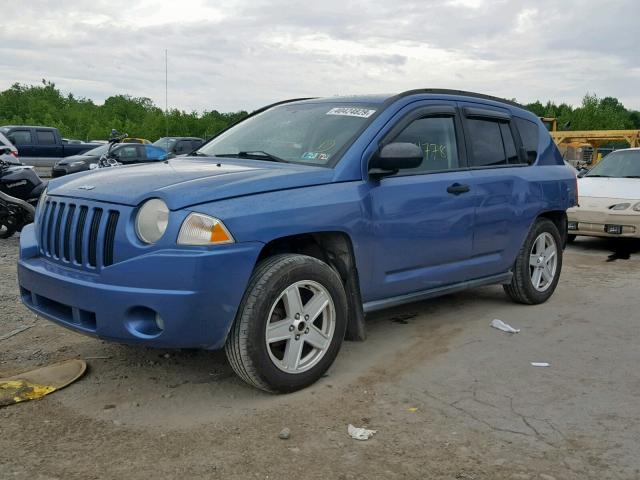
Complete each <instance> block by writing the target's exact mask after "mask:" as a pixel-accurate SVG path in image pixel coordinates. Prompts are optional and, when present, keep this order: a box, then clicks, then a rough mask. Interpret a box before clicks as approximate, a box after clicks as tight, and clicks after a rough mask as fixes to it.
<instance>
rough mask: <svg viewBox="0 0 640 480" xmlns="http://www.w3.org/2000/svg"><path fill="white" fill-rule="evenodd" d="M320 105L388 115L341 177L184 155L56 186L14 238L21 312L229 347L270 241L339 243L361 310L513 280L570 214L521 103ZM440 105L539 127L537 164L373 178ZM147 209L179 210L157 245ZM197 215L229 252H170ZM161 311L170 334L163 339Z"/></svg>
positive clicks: (447, 97)
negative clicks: (540, 241)
mask: <svg viewBox="0 0 640 480" xmlns="http://www.w3.org/2000/svg"><path fill="white" fill-rule="evenodd" d="M325 101H327V102H329V101H330V102H337V101H339V102H344V103H348V104H358V103H366V104H368V105H372V104H375V105H378V107H379V111H378V112H377V114H376V115H375V116H374V117H373V118H372V119H371V121H370V122H369V123H368V124H367V126H366V128H364V129H363V130H362V131H361V132H360V134H359V135H358V136H357V138H355V139H354V140H353V141H352V143H351V144H350V145H349V146H348V148H346V149H345V150H344V152H343V153H342V156H341V158H340V159H339V161H338V162H337V163H336V164H335V165H333V167H332V168H326V167H316V166H309V165H295V164H282V163H273V162H266V161H261V160H249V159H247V160H244V159H237V158H234V159H231V158H229V159H226V158H215V159H213V158H200V157H193V158H186V157H183V158H180V159H174V160H169V161H166V162H155V163H152V164H147V165H136V166H132V167H122V168H114V169H104V170H101V171H97V172H86V173H80V174H77V175H73V176H69V177H63V178H60V179H56V180H52V181H51V182H50V183H49V189H48V194H47V200H46V202H45V203H44V204H43V206H41V208H40V209H39V210H38V212H37V214H36V224H35V225H32V226H28V227H26V228H25V229H24V230H23V232H22V235H21V255H20V259H19V262H18V277H19V282H20V288H21V295H22V299H23V302H24V303H25V304H26V305H27V306H28V307H29V308H31V309H32V310H33V311H35V312H37V313H38V314H40V315H42V316H44V317H46V318H49V319H51V320H53V321H54V322H56V323H59V324H61V325H64V326H66V327H68V328H72V329H74V330H77V331H80V332H83V333H87V334H89V335H95V336H97V337H100V338H105V339H108V340H113V341H118V342H124V343H140V344H144V345H148V346H155V347H197V348H208V349H215V348H220V347H222V346H223V345H224V343H225V340H226V336H227V334H228V332H229V330H230V328H231V325H232V323H233V321H234V319H235V317H236V314H237V312H238V309H239V306H240V303H241V301H242V297H243V295H244V292H245V289H246V286H247V283H248V280H249V278H250V276H251V273H252V271H253V269H254V267H255V265H256V262H257V259H258V257H259V255H260V252H261V251H262V250H263V248H264V246H265V245H267V244H268V243H269V242H272V241H274V240H276V239H279V238H282V237H287V236H291V235H298V234H305V233H316V232H342V233H344V234H345V235H346V236H348V238H349V239H350V241H351V243H352V246H353V253H354V257H355V265H356V268H357V273H358V279H359V282H360V291H361V296H362V303H363V304H367V305H370V306H376V305H384V304H385V302H389V303H390V304H391V303H393V302H394V300H393V299H396V303H397V302H398V301H399V300H398V299H402V298H409V299H410V298H418V297H420V296H421V295H422V292H429V291H433V292H436V293H437V292H440V291H442V292H447V291H451V290H452V288H453V287H455V286H456V285H461V286H464V285H469V286H473V285H479V284H482V283H483V279H489V281H490V280H491V279H500V278H502V279H504V278H507V277H508V274H509V271H510V269H511V267H512V265H513V262H514V260H515V258H516V255H517V253H518V251H519V249H520V247H521V245H522V242H523V241H524V239H525V237H526V235H527V233H528V231H529V229H530V227H531V225H532V224H533V222H534V220H535V219H536V218H537V217H538V216H539V215H541V214H543V213H545V212H551V211H553V212H564V211H566V209H567V208H569V207H571V206H572V205H574V204H575V202H576V190H575V188H576V187H575V175H574V174H573V173H572V172H571V171H570V170H569V169H568V168H566V167H565V166H564V164H563V161H562V158H561V156H560V154H559V153H558V151H557V149H556V147H555V145H554V144H553V142H552V141H551V138H550V137H549V135H548V134H547V133H546V129H545V127H544V126H543V125H542V123H541V122H540V121H539V120H538V119H537V118H536V117H535V116H534V115H533V114H531V113H530V112H527V111H525V110H522V109H520V108H518V107H516V106H513V105H511V104H508V103H502V102H499V101H494V100H490V99H484V98H482V99H481V98H474V97H469V96H464V95H454V94H448V93H420V92H417V93H414V94H411V95H404V96H397V97H391V96H366V97H353V98H340V99H318V100H307V101H306V102H325ZM434 105H436V106H439V105H447V106H449V107H452V108H455V109H457V110H456V111H457V112H458V113H457V114H456V118H458V117H459V118H462V113H461V112H462V110H463V108H465V107H466V106H469V105H472V106H477V107H481V108H487V109H494V110H496V111H501V112H505V113H506V114H508V115H510V116H513V117H520V118H523V119H526V120H529V121H530V122H533V123H535V124H536V125H537V126H538V128H539V131H540V135H539V144H538V148H537V151H538V158H537V160H536V161H535V162H533V163H532V164H530V165H528V164H526V165H509V166H501V167H496V168H469V163H468V155H467V154H466V153H465V148H464V145H461V148H462V149H461V151H460V157H461V162H462V163H461V166H460V168H459V169H457V170H452V171H447V172H441V173H429V174H422V175H406V176H391V177H385V178H382V179H373V178H369V175H368V171H367V170H368V169H367V165H368V161H369V159H370V158H371V156H372V155H373V154H374V153H375V152H376V151H378V149H379V144H380V142H381V141H382V140H383V139H384V138H385V136H386V135H387V134H388V133H389V132H390V131H391V130H392V129H393V127H394V126H396V125H397V124H398V122H400V121H401V120H402V119H403V118H405V117H406V116H407V115H410V114H412V112H414V111H416V109H420V108H425V107H430V106H434ZM460 125H463V124H462V123H461V124H460ZM463 132H464V129H463V128H462V129H460V131H459V132H458V135H463ZM454 183H460V184H466V185H469V186H470V191H469V193H467V194H464V195H452V194H450V193H448V192H447V187H448V186H450V185H451V184H454ZM87 185H90V186H91V187H93V188H91V189H88V190H87V189H86V188H85V187H86V186H87ZM80 187H82V188H80ZM149 198H161V199H163V200H164V201H165V202H166V204H167V205H168V207H169V209H170V210H171V211H170V214H169V226H168V228H167V231H166V233H165V234H164V236H163V237H162V238H161V239H160V240H159V241H158V242H157V243H155V244H153V245H146V244H143V243H142V242H141V241H140V240H139V239H138V237H137V235H136V232H135V216H136V213H137V211H138V206H139V205H140V204H141V203H143V202H144V201H145V200H147V199H149ZM81 212H84V213H85V217H86V218H85V220H84V221H83V220H82V219H81V218H80V217H81V215H79V214H80V213H81ZM191 212H198V213H202V214H206V215H211V216H214V217H216V218H219V219H220V220H222V221H223V222H224V224H225V225H226V227H227V229H228V230H229V231H230V232H231V234H232V235H233V237H234V239H235V243H233V244H229V245H223V246H213V247H205V246H203V247H196V246H189V247H187V246H179V245H177V244H176V239H177V237H178V232H179V229H180V226H181V224H182V222H183V220H184V219H185V218H186V217H187V215H189V213H191ZM44 224H47V225H54V226H55V225H57V227H55V228H48V229H45V228H44V227H43V225H44ZM92 249H93V250H92ZM76 259H80V261H76ZM87 259H89V260H87ZM496 281H497V280H496ZM426 296H428V295H426ZM426 296H425V298H426ZM372 308H373V307H372ZM156 312H157V314H158V315H159V316H160V317H161V319H162V326H163V330H162V331H160V330H154V328H155V327H154V325H158V323H157V322H156V318H155V316H154V315H155V313H156Z"/></svg>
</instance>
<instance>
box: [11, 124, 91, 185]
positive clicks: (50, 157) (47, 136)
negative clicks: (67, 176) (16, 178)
mask: <svg viewBox="0 0 640 480" xmlns="http://www.w3.org/2000/svg"><path fill="white" fill-rule="evenodd" d="M0 133H2V134H4V136H5V137H7V138H8V139H9V141H11V143H13V144H14V145H15V146H16V147H17V148H18V151H19V152H20V160H21V161H22V162H23V163H24V164H26V165H32V166H34V167H37V168H38V169H39V170H42V171H46V172H47V174H48V172H49V171H50V169H51V167H53V165H54V164H55V163H56V162H57V161H58V160H60V159H61V158H65V157H69V156H71V155H78V154H80V153H83V152H86V151H87V150H90V149H92V148H95V147H97V146H98V144H96V143H68V142H65V141H64V140H63V138H62V136H61V135H60V132H59V131H58V129H57V128H53V127H33V126H27V125H5V126H2V127H0Z"/></svg>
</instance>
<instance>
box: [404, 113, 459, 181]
mask: <svg viewBox="0 0 640 480" xmlns="http://www.w3.org/2000/svg"><path fill="white" fill-rule="evenodd" d="M393 142H403V143H404V142H406V143H413V144H415V145H417V146H419V147H420V148H421V149H422V152H423V154H424V160H422V164H421V165H420V166H419V167H416V168H411V169H405V170H401V171H400V172H399V174H400V175H407V174H420V173H428V172H434V171H441V170H451V169H455V168H458V167H459V166H460V164H459V161H458V148H457V145H456V130H455V125H454V121H453V117H425V118H419V119H417V120H414V121H413V122H411V123H410V124H409V125H408V126H407V127H406V128H405V129H404V130H402V132H400V134H399V135H398V136H397V137H396V138H394V139H393Z"/></svg>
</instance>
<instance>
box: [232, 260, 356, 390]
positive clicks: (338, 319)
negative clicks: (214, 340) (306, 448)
mask: <svg viewBox="0 0 640 480" xmlns="http://www.w3.org/2000/svg"><path fill="white" fill-rule="evenodd" d="M296 292H297V293H296ZM312 301H313V302H312ZM296 305H297V308H296ZM323 305H325V306H323ZM298 310H302V311H301V312H298ZM297 313H300V314H301V315H300V316H298V317H297V316H296V314H297ZM310 315H311V316H310ZM314 315H316V318H315V319H313V318H312V316H314ZM268 324H269V325H270V326H271V327H270V330H268V329H267V325H268ZM346 327H347V297H346V294H345V291H344V287H343V285H342V281H341V279H340V277H339V276H338V274H337V273H336V272H335V271H334V270H333V269H332V268H331V267H329V265H327V264H326V263H324V262H322V261H320V260H318V259H316V258H313V257H309V256H306V255H293V254H286V255H276V256H273V257H270V258H267V259H266V260H263V261H262V262H260V263H259V264H258V266H257V267H256V269H255V270H254V273H253V275H252V276H251V278H250V280H249V284H248V286H247V290H246V292H245V294H244V297H243V299H242V302H241V304H240V308H239V309H238V313H237V314H236V319H235V322H234V324H233V326H232V328H231V331H230V332H229V336H228V338H227V342H226V345H225V353H226V355H227V359H228V360H229V363H230V364H231V367H232V368H233V370H234V371H235V372H236V374H237V375H238V376H239V377H240V378H241V379H242V380H244V381H245V382H246V383H248V384H249V385H252V386H254V387H256V388H259V389H261V390H265V391H268V392H278V393H285V392H293V391H296V390H300V389H302V388H305V387H307V386H309V385H311V384H312V383H314V382H315V381H316V380H318V379H319V378H320V377H321V376H322V375H323V374H324V372H326V371H327V369H328V368H329V367H330V366H331V364H332V363H333V361H334V359H335V358H336V355H337V354H338V351H339V350H340V346H341V345H342V340H343V339H344V335H345V331H346ZM321 347H322V348H321ZM296 352H297V353H296ZM305 352H306V353H305Z"/></svg>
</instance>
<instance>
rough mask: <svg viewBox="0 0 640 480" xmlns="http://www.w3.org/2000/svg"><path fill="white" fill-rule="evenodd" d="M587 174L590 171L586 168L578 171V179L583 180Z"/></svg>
mask: <svg viewBox="0 0 640 480" xmlns="http://www.w3.org/2000/svg"><path fill="white" fill-rule="evenodd" d="M587 173H589V169H588V168H584V167H582V168H581V169H580V170H579V171H578V178H582V177H584V176H585V175H586V174H587Z"/></svg>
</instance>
